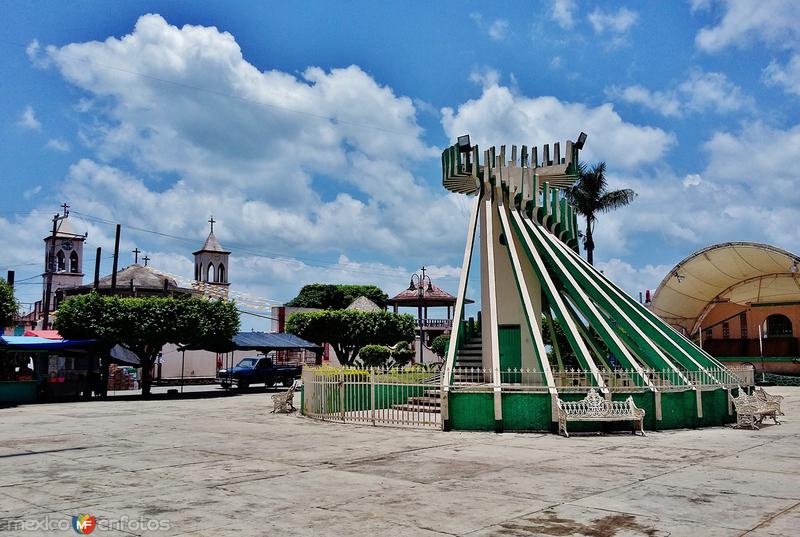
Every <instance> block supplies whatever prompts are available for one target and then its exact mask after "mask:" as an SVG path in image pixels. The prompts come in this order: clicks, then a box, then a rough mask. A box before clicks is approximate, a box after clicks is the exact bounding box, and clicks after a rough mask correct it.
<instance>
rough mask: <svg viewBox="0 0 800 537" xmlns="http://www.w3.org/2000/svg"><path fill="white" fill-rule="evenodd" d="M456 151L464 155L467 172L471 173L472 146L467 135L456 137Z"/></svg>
mask: <svg viewBox="0 0 800 537" xmlns="http://www.w3.org/2000/svg"><path fill="white" fill-rule="evenodd" d="M457 145H458V150H459V152H461V153H462V154H463V155H464V164H465V165H466V166H465V168H466V170H467V171H468V172H472V158H471V157H472V144H471V143H470V141H469V134H465V135H463V136H459V137H458V144H457Z"/></svg>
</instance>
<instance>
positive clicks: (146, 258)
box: [142, 255, 150, 267]
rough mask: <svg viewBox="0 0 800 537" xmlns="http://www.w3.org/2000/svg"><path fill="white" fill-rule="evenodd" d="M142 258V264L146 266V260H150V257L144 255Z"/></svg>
mask: <svg viewBox="0 0 800 537" xmlns="http://www.w3.org/2000/svg"><path fill="white" fill-rule="evenodd" d="M142 259H144V266H145V267H146V266H147V262H148V261H150V258H149V257H147V255H145V256H144V257H143V258H142Z"/></svg>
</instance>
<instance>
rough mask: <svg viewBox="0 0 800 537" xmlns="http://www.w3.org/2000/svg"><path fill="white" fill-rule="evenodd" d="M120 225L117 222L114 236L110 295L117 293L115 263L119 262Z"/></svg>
mask: <svg viewBox="0 0 800 537" xmlns="http://www.w3.org/2000/svg"><path fill="white" fill-rule="evenodd" d="M121 230H122V226H121V225H119V224H117V234H116V237H115V238H114V266H113V268H112V269H111V296H116V294H117V264H118V263H119V234H120V231H121Z"/></svg>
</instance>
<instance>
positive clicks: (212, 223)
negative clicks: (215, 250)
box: [208, 215, 216, 233]
mask: <svg viewBox="0 0 800 537" xmlns="http://www.w3.org/2000/svg"><path fill="white" fill-rule="evenodd" d="M208 222H209V223H210V224H211V233H214V222H216V220H214V215H211V218H209V219H208Z"/></svg>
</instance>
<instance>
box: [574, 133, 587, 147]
mask: <svg viewBox="0 0 800 537" xmlns="http://www.w3.org/2000/svg"><path fill="white" fill-rule="evenodd" d="M586 138H588V136H587V135H586V133H585V132H583V131H581V133H580V134H579V135H578V141H577V142H575V147H576V148H578V149H583V144H585V143H586Z"/></svg>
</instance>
